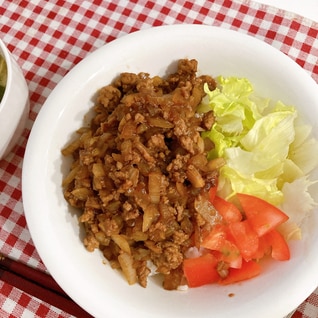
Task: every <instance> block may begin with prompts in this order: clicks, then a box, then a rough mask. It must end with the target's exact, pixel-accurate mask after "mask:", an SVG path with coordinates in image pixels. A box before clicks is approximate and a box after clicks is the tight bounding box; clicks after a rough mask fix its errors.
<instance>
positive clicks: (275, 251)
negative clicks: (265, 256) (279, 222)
mask: <svg viewBox="0 0 318 318" xmlns="http://www.w3.org/2000/svg"><path fill="white" fill-rule="evenodd" d="M264 237H265V238H266V240H267V242H268V244H269V245H271V247H272V252H271V255H272V258H273V259H275V260H278V261H287V260H289V259H290V250H289V246H288V244H287V242H286V240H285V238H284V237H283V235H282V234H280V233H279V232H278V231H277V230H272V231H270V232H268V233H267V234H265V236H264Z"/></svg>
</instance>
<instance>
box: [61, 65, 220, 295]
mask: <svg viewBox="0 0 318 318" xmlns="http://www.w3.org/2000/svg"><path fill="white" fill-rule="evenodd" d="M196 73H197V61H196V60H187V59H183V60H180V61H179V63H178V68H177V71H176V72H175V73H173V74H170V75H168V76H167V77H166V78H163V77H159V76H155V77H150V75H149V74H147V73H139V74H132V73H122V74H120V76H119V77H118V78H117V79H115V81H114V82H113V83H112V84H110V85H107V86H105V87H103V88H102V89H100V91H99V93H98V96H97V99H96V104H95V107H94V111H95V115H94V117H93V119H92V121H91V125H90V127H89V128H87V127H86V128H81V129H79V131H78V135H79V136H78V138H77V139H76V140H75V141H74V142H72V143H71V144H70V145H69V146H67V147H66V148H65V149H63V151H62V153H63V154H64V155H65V156H67V155H72V156H73V159H74V160H73V164H72V167H71V171H70V173H69V175H68V176H66V177H65V179H64V182H63V187H64V196H65V199H66V200H67V201H68V202H69V204H70V205H72V206H74V207H76V208H79V209H80V211H81V215H80V217H79V221H80V223H81V224H83V226H84V229H85V233H86V235H85V238H84V241H83V243H84V245H85V247H86V248H87V250H89V251H93V250H94V249H100V250H101V251H102V252H103V255H104V256H105V257H106V258H107V259H108V261H109V262H110V264H111V265H112V267H113V268H120V269H121V270H122V271H123V273H124V275H125V276H126V278H127V281H128V282H129V283H134V282H136V281H138V282H139V283H140V285H141V286H143V287H146V285H147V278H148V275H149V273H150V272H151V270H150V269H149V264H153V265H154V266H155V267H156V271H157V272H158V273H160V274H162V275H163V287H164V288H165V289H176V288H178V286H179V284H180V282H181V281H182V277H183V274H182V273H183V272H182V263H183V259H184V258H185V256H184V255H185V253H186V251H187V250H188V249H189V248H190V247H192V246H194V245H195V244H196V242H198V241H199V240H200V237H201V233H204V232H206V231H208V230H209V229H210V228H211V227H212V226H213V225H214V224H215V223H217V222H219V220H220V217H219V215H217V212H216V211H215V209H213V207H211V206H210V205H209V200H208V193H209V189H210V188H211V187H214V186H216V180H217V177H218V173H217V170H216V169H214V168H211V167H213V165H211V164H209V163H208V161H207V159H206V152H207V151H208V150H210V149H211V147H213V145H211V143H209V142H206V141H205V140H203V139H202V137H201V135H200V132H201V131H202V130H203V129H208V128H209V127H211V125H212V124H213V122H214V116H213V113H207V114H206V115H204V116H198V115H197V114H196V109H197V106H198V104H199V103H200V102H201V100H202V98H203V96H204V95H205V93H204V90H203V85H204V84H205V83H207V84H208V85H209V88H210V90H213V89H215V86H216V84H215V82H214V80H213V78H211V77H209V76H197V74H196Z"/></svg>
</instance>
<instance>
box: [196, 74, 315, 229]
mask: <svg viewBox="0 0 318 318" xmlns="http://www.w3.org/2000/svg"><path fill="white" fill-rule="evenodd" d="M204 90H205V93H206V96H205V97H204V98H203V100H202V102H201V105H200V106H199V108H198V111H199V112H202V113H205V112H208V111H213V112H214V115H215V119H216V120H215V123H214V124H213V126H212V128H211V130H210V131H204V132H203V133H202V137H203V138H209V139H210V140H212V142H213V143H214V145H215V148H214V149H213V150H211V151H210V152H209V153H208V159H214V158H217V157H223V158H225V160H226V165H225V166H223V167H222V168H221V169H220V180H219V190H218V191H219V194H220V195H222V196H223V197H224V198H226V199H231V198H232V197H234V196H235V194H236V193H238V192H243V193H248V194H251V195H255V196H258V197H260V198H262V199H264V200H266V201H268V202H270V203H272V204H274V205H276V206H281V207H283V209H284V210H289V209H290V202H292V203H291V204H292V205H293V200H291V198H292V197H293V198H294V201H295V200H296V199H295V197H296V194H297V193H298V195H300V194H299V193H301V197H299V196H298V198H299V199H300V200H299V201H300V203H299V204H298V205H297V211H298V213H300V214H301V211H300V210H302V212H303V213H304V214H307V212H308V210H309V209H311V208H312V207H313V206H314V204H315V202H314V200H313V199H312V197H311V195H310V192H309V191H308V187H309V186H310V185H311V184H312V181H310V180H309V179H308V178H307V175H308V174H309V173H310V172H311V171H312V170H313V169H314V168H316V167H317V165H318V161H317V156H315V155H313V154H316V153H318V142H317V140H316V139H314V138H313V137H312V135H311V128H310V126H309V125H305V124H304V123H303V122H302V121H301V120H300V118H299V116H298V113H297V110H296V108H295V107H293V106H289V105H285V104H284V103H283V102H281V101H277V102H274V101H272V100H270V99H268V98H262V97H259V96H256V94H255V93H254V88H253V86H252V84H251V83H250V81H249V80H248V79H246V78H238V77H227V78H225V77H222V76H220V77H218V78H217V88H216V89H215V90H213V91H210V90H209V88H208V86H207V85H205V86H204ZM287 202H289V203H287ZM294 211H295V209H293V211H292V214H294V213H296V212H294ZM285 212H286V213H287V214H288V211H285ZM300 220H301V216H299V217H298V218H295V217H292V221H293V222H295V223H297V224H298V225H299V223H300Z"/></svg>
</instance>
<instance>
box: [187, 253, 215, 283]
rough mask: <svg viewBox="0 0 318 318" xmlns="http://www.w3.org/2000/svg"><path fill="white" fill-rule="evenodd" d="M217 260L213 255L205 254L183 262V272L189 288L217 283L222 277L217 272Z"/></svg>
mask: <svg viewBox="0 0 318 318" xmlns="http://www.w3.org/2000/svg"><path fill="white" fill-rule="evenodd" d="M216 265H217V259H216V258H215V257H214V256H213V255H212V254H209V253H207V254H203V255H202V256H200V257H196V258H186V259H185V260H184V261H183V272H184V275H185V277H186V279H187V282H188V285H189V287H199V286H202V285H206V284H211V283H215V282H217V281H218V280H219V278H220V276H219V274H218V272H217V270H216Z"/></svg>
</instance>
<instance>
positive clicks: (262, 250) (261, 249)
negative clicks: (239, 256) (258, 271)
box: [253, 234, 271, 260]
mask: <svg viewBox="0 0 318 318" xmlns="http://www.w3.org/2000/svg"><path fill="white" fill-rule="evenodd" d="M268 255H271V244H270V242H269V241H268V240H267V238H266V234H265V235H263V236H260V237H259V238H258V249H257V251H256V253H255V254H254V255H253V259H254V260H260V259H262V258H263V257H265V256H268Z"/></svg>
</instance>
